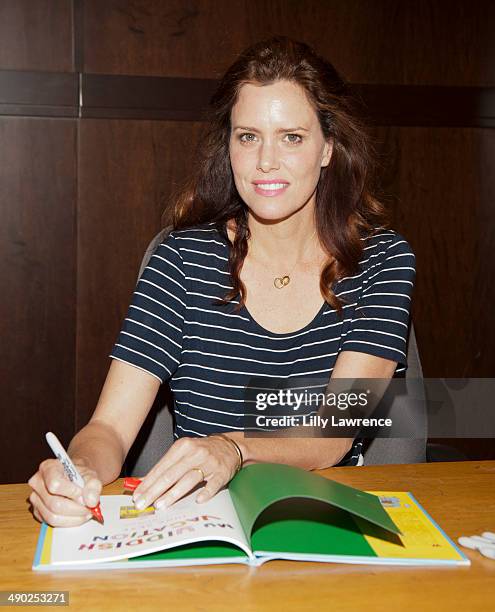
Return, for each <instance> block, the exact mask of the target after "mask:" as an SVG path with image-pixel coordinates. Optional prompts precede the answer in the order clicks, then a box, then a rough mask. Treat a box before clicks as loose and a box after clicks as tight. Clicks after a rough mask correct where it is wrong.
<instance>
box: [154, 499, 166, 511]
mask: <svg viewBox="0 0 495 612" xmlns="http://www.w3.org/2000/svg"><path fill="white" fill-rule="evenodd" d="M164 507H165V500H164V499H160V500H158V501H156V502H155V508H156V509H157V510H159V509H160V508H164Z"/></svg>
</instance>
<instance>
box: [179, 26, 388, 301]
mask: <svg viewBox="0 0 495 612" xmlns="http://www.w3.org/2000/svg"><path fill="white" fill-rule="evenodd" d="M279 80H287V81H291V82H293V83H296V84H298V85H300V86H301V87H303V88H304V90H305V91H306V94H307V97H308V100H309V102H310V103H311V104H312V105H313V108H314V109H315V111H316V113H317V115H318V120H319V123H320V126H321V129H322V132H323V135H324V137H325V139H326V140H329V139H331V140H332V141H333V152H332V157H331V160H330V163H329V165H328V166H326V167H323V168H322V169H321V173H320V178H319V181H318V184H317V187H316V206H315V224H316V230H317V234H318V237H319V240H320V244H321V246H322V247H323V248H324V249H325V251H326V253H327V254H328V261H327V262H326V264H325V266H324V268H323V270H322V273H321V277H320V291H321V293H322V295H323V296H324V298H325V300H326V301H327V302H328V303H329V304H331V306H332V307H333V308H335V309H337V311H339V312H340V313H342V301H341V299H339V298H338V297H337V296H336V295H335V293H334V292H333V290H332V286H333V283H334V281H336V280H338V279H340V278H343V277H347V276H352V275H354V274H356V273H357V272H358V269H359V260H360V258H361V256H362V252H363V241H362V240H361V238H362V237H364V236H366V235H370V234H372V233H373V232H374V231H375V230H376V229H377V228H378V227H381V228H383V227H384V226H385V225H386V219H385V212H384V207H383V206H382V204H381V203H380V202H379V201H378V200H377V199H376V198H375V197H374V196H373V195H372V182H373V180H374V176H375V169H376V166H377V161H376V155H375V151H374V149H373V147H372V145H371V142H370V138H369V137H368V135H367V133H366V131H365V128H364V125H363V124H362V123H361V121H360V120H359V119H358V115H357V113H356V112H355V110H354V109H355V103H354V102H355V101H354V99H353V97H352V95H351V94H350V92H349V88H348V85H347V84H346V83H345V81H344V80H343V79H342V78H341V76H340V75H339V74H338V72H337V71H336V70H335V68H334V67H333V66H332V64H331V63H330V62H329V61H328V60H326V59H324V58H323V57H321V56H319V55H317V54H316V52H315V51H314V50H313V49H312V48H311V47H309V46H308V45H307V44H305V43H303V42H299V41H295V40H292V39H290V38H288V37H285V36H275V37H272V38H270V39H268V40H265V41H262V42H259V43H256V44H254V45H253V46H251V47H249V48H247V49H246V50H245V51H243V52H242V53H241V54H240V55H239V57H238V58H237V60H236V61H235V62H234V63H233V64H232V65H231V66H230V68H229V69H228V70H227V72H226V73H225V74H224V76H223V77H222V78H221V80H220V82H219V84H218V87H217V89H216V91H215V93H214V94H213V96H212V98H211V100H210V107H209V110H208V113H207V123H206V127H205V129H204V133H203V135H202V136H201V138H200V140H199V143H198V149H197V151H196V157H197V161H196V163H195V171H194V173H193V174H192V175H191V178H190V179H189V181H188V182H187V183H186V185H185V186H183V188H182V190H181V191H180V192H179V193H178V194H177V195H176V199H175V206H174V213H173V226H174V229H184V228H187V227H191V226H194V225H197V224H202V223H207V222H214V223H215V225H216V227H217V229H218V231H219V232H220V234H221V235H222V236H223V238H224V239H226V240H227V241H228V242H230V240H229V238H228V234H227V229H226V226H227V223H228V222H229V221H234V223H235V238H234V241H233V243H232V244H231V248H230V255H229V269H230V274H231V280H232V285H233V288H232V290H231V291H229V292H228V293H227V294H226V295H225V297H224V298H223V300H220V302H218V303H223V304H226V303H228V302H230V301H231V300H233V299H235V298H236V297H237V295H239V294H240V300H239V304H238V305H237V306H236V308H235V310H239V309H240V308H241V307H242V306H243V304H244V302H245V298H246V287H245V285H244V283H243V282H242V281H241V279H240V277H239V275H240V271H241V268H242V265H243V262H244V258H245V257H246V255H247V252H248V240H249V237H250V233H249V227H248V212H249V209H248V207H247V205H246V204H245V203H244V201H243V200H242V199H241V197H240V196H239V194H238V192H237V189H236V187H235V184H234V178H233V174H232V169H231V165H230V157H229V142H230V137H231V120H230V119H231V111H232V107H233V106H234V104H235V103H236V101H237V99H238V95H239V91H240V89H241V87H242V86H243V85H244V84H246V83H253V84H257V85H270V84H272V83H274V82H276V81H279Z"/></svg>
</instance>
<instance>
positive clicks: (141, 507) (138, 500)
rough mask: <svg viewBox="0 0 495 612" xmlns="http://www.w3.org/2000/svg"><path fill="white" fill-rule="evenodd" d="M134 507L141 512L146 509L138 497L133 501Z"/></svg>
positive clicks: (143, 502)
mask: <svg viewBox="0 0 495 612" xmlns="http://www.w3.org/2000/svg"><path fill="white" fill-rule="evenodd" d="M134 505H135V506H136V508H137V509H138V510H143V509H144V508H145V507H146V502H145V501H144V499H143V498H142V497H138V498H137V499H135V500H134Z"/></svg>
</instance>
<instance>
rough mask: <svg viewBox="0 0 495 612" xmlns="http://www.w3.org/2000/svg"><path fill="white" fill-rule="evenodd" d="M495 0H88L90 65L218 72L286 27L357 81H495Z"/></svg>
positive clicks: (106, 69)
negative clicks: (163, 0)
mask: <svg viewBox="0 0 495 612" xmlns="http://www.w3.org/2000/svg"><path fill="white" fill-rule="evenodd" d="M494 18H495V4H494V3H493V2H491V0H478V1H477V2H476V4H475V5H474V6H473V3H472V2H471V1H470V0H456V1H452V0H450V1H448V0H415V1H414V2H397V1H396V0H366V2H363V0H345V1H344V0H304V1H302V0H270V1H267V0H250V1H249V2H247V1H246V0H216V1H215V2H212V1H211V0H168V1H167V2H162V1H160V0H140V1H135V2H122V1H121V0H107V1H106V2H100V1H99V0H85V2H84V57H85V70H86V71H87V72H95V73H108V74H135V75H157V76H183V77H203V78H216V77H217V76H218V74H219V72H222V71H223V70H224V69H225V68H226V67H227V66H228V65H229V64H230V63H231V61H232V60H233V59H234V57H235V56H236V54H237V53H238V52H239V51H241V50H242V49H243V48H244V47H246V46H247V45H249V44H252V43H253V42H255V41H258V40H261V39H263V38H266V37H269V36H272V35H273V34H284V35H287V36H291V37H294V38H297V39H300V40H305V41H307V42H308V43H309V44H311V45H314V46H315V47H316V48H317V49H318V51H320V52H321V53H322V54H324V55H326V56H327V57H328V58H329V59H330V60H331V61H332V62H333V63H334V64H335V66H336V67H337V69H338V70H340V71H341V72H342V74H343V75H344V76H345V77H346V78H347V79H349V80H350V81H352V82H357V83H395V84H423V85H426V84H433V85H493V84H495V61H494V60H495V37H493V35H492V34H493V32H492V30H493V22H494Z"/></svg>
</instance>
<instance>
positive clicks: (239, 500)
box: [229, 463, 400, 549]
mask: <svg viewBox="0 0 495 612" xmlns="http://www.w3.org/2000/svg"><path fill="white" fill-rule="evenodd" d="M229 491H230V494H231V497H232V501H233V503H234V506H235V508H236V511H237V514H238V516H239V520H240V522H241V525H242V527H243V529H244V532H245V534H246V537H247V538H248V540H249V541H251V536H252V533H253V527H254V524H255V522H256V520H257V519H258V517H259V516H260V515H261V513H262V512H264V511H265V510H266V509H267V508H269V507H270V506H271V505H272V504H275V503H276V502H281V501H282V500H288V499H293V498H303V499H302V500H301V504H303V506H302V511H303V514H304V516H305V517H307V520H310V521H311V524H313V527H311V528H309V527H308V530H311V529H314V528H315V527H314V523H315V521H314V520H313V519H312V517H311V515H310V514H309V513H310V512H313V511H314V510H315V508H314V507H311V506H310V505H309V504H308V506H307V508H308V510H307V512H306V511H305V510H304V509H305V506H304V504H305V500H315V501H319V502H323V503H324V504H326V508H327V511H328V512H330V510H329V509H328V506H329V505H330V506H331V507H332V508H337V509H340V510H344V511H346V512H349V513H351V514H353V515H355V516H358V517H361V518H363V519H366V520H367V521H369V522H371V523H374V524H375V525H377V526H379V527H382V528H383V529H386V530H388V531H390V532H393V533H400V530H399V529H398V528H397V527H396V525H395V524H394V522H393V521H392V519H391V518H390V517H389V516H388V514H387V513H386V512H385V510H384V509H383V507H382V505H381V503H380V500H379V499H378V497H376V496H375V495H371V494H370V493H365V492H364V491H359V490H358V489H354V488H352V487H348V486H346V485H342V484H340V483H337V482H333V481H332V480H328V479H327V478H323V477H322V476H318V475H317V474H313V473H311V472H306V471H304V470H302V469H300V468H296V467H293V466H290V465H282V464H275V463H257V464H254V465H249V466H247V467H245V468H243V469H242V470H241V471H240V472H239V473H238V474H237V476H236V477H235V478H234V479H233V480H232V481H231V483H230V485H229ZM294 520H299V519H294ZM326 528H327V529H329V527H326ZM301 529H302V527H301ZM354 529H357V527H356V526H355V525H354ZM259 537H260V536H258V544H259ZM252 548H253V549H254V547H253V545H252Z"/></svg>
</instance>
